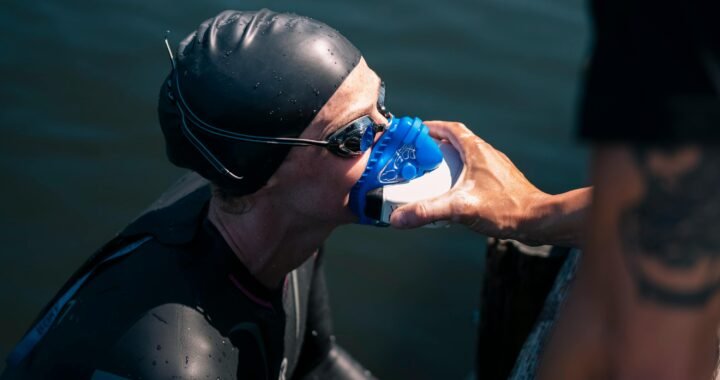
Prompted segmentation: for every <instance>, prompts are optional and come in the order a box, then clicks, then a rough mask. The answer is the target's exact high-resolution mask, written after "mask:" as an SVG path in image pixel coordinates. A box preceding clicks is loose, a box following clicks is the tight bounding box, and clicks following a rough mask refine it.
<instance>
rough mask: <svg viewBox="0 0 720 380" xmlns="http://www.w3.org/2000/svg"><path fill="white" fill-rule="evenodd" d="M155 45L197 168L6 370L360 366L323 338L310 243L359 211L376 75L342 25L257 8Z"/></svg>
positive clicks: (189, 373)
mask: <svg viewBox="0 0 720 380" xmlns="http://www.w3.org/2000/svg"><path fill="white" fill-rule="evenodd" d="M160 46H162V45H160V44H159V47H160ZM167 48H168V52H169V55H170V62H171V72H170V74H169V75H168V76H167V78H166V79H165V80H164V81H163V83H162V85H161V88H160V97H159V106H158V113H159V119H160V126H161V127H162V132H163V134H164V137H165V143H166V149H167V155H168V157H169V159H170V161H171V162H172V163H173V164H175V165H177V166H180V167H183V168H187V169H190V170H191V171H192V173H190V174H188V175H186V176H185V177H183V178H182V179H181V180H180V181H179V182H178V183H176V184H175V185H174V186H173V187H172V188H171V189H170V190H168V191H167V192H166V193H165V194H163V195H162V196H161V197H160V198H159V199H158V200H157V201H156V202H155V203H154V204H153V205H152V206H151V207H150V208H149V209H148V210H147V211H146V212H144V213H143V214H142V215H141V216H140V217H138V218H137V219H136V220H135V221H134V222H132V223H131V224H130V225H129V226H127V227H126V228H125V229H124V230H123V231H122V232H121V233H120V234H119V235H118V236H117V237H116V238H114V239H113V240H111V241H110V242H108V243H107V244H105V245H104V246H103V247H102V248H101V249H100V250H99V251H97V252H96V253H95V254H94V255H93V256H92V257H91V258H90V259H89V260H88V261H87V262H86V263H85V264H84V265H82V266H81V267H80V268H79V269H78V270H77V271H76V272H75V274H74V275H72V277H71V278H70V279H69V280H68V282H67V283H66V284H65V285H64V286H63V287H62V288H61V289H60V290H59V292H58V293H57V295H56V296H55V297H54V298H53V299H52V300H51V301H50V302H49V304H48V305H47V307H46V308H45V309H44V310H43V311H42V312H41V313H40V315H39V316H38V318H37V320H36V321H35V322H34V323H33V324H32V325H31V327H30V330H29V331H28V332H27V333H26V335H25V336H24V337H23V338H22V339H21V341H20V342H19V343H18V344H17V346H16V347H15V349H14V350H13V351H12V353H11V355H10V356H9V358H8V366H7V368H6V370H5V372H4V373H3V374H2V375H1V376H0V378H1V379H3V380H9V379H44V378H53V379H59V378H61V379H65V378H68V379H95V380H97V379H195V378H199V379H205V378H211V379H236V378H238V379H239V378H242V379H289V378H294V379H305V378H313V379H315V378H317V379H369V378H372V375H371V374H370V372H368V371H366V370H365V369H364V368H362V367H361V366H360V365H359V364H358V363H357V362H356V361H355V360H353V359H352V358H351V356H350V355H349V354H347V353H346V352H345V351H344V350H343V349H342V348H341V347H340V346H338V345H337V344H336V342H335V339H334V337H333V335H332V334H333V333H332V326H331V320H330V310H329V306H328V300H327V291H326V286H325V280H324V277H323V270H322V262H323V250H322V245H323V242H324V241H325V239H326V238H327V237H328V235H329V234H330V233H331V232H332V231H333V230H334V229H335V228H336V227H338V226H340V225H342V224H347V223H352V222H354V221H355V220H356V219H357V216H356V215H354V214H353V213H352V212H351V210H350V209H349V207H348V194H349V192H350V189H351V188H352V186H353V185H354V184H355V183H356V182H357V181H358V179H359V177H360V176H361V174H362V173H363V171H364V169H365V166H366V163H367V161H368V156H369V152H370V150H369V149H370V146H371V145H372V143H373V141H375V140H376V139H377V138H379V137H380V134H381V132H382V131H383V130H384V127H385V126H386V125H387V124H388V117H389V113H388V112H387V111H386V110H385V108H384V105H383V104H384V87H383V86H382V85H381V80H380V78H379V77H378V75H376V74H375V72H373V71H372V70H371V69H370V68H369V67H368V65H367V63H366V62H365V60H364V59H363V57H362V55H361V54H360V52H359V51H358V50H357V49H356V48H355V47H354V46H353V45H352V44H351V43H350V42H349V41H348V40H347V39H345V38H344V37H343V36H342V35H340V34H339V33H338V32H337V31H336V30H334V29H332V28H331V27H329V26H327V25H325V24H323V23H321V22H318V21H315V20H312V19H309V18H306V17H302V16H298V15H294V14H281V13H275V12H272V11H269V10H261V11H257V12H238V11H225V12H222V13H220V14H219V15H217V16H216V17H213V18H211V19H209V20H207V21H205V22H203V23H202V24H201V25H200V26H199V28H198V29H197V30H196V31H195V32H193V33H191V34H190V35H189V36H187V37H186V38H185V39H184V40H183V41H182V42H181V43H180V44H179V47H178V48H177V51H175V50H174V49H173V48H172V45H171V44H169V43H168V44H167ZM361 138H363V139H365V140H364V141H369V142H370V143H369V144H361V143H360V142H359V141H360V139H361Z"/></svg>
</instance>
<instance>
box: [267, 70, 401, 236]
mask: <svg viewBox="0 0 720 380" xmlns="http://www.w3.org/2000/svg"><path fill="white" fill-rule="evenodd" d="M379 91H380V78H379V77H378V76H377V75H376V74H375V72H374V71H372V70H371V69H370V68H369V67H368V66H367V63H366V62H365V60H364V59H361V60H360V63H358V65H357V66H356V67H355V68H354V69H353V71H352V72H351V73H350V75H348V77H347V78H346V79H345V81H344V82H343V83H342V85H341V86H340V87H339V88H338V90H337V91H336V92H335V94H333V96H332V97H331V98H330V100H328V102H327V103H325V106H323V108H322V109H321V110H320V111H319V112H318V114H317V115H316V116H315V118H314V119H313V121H312V122H311V123H310V125H309V126H308V128H306V129H305V130H304V131H303V133H302V134H301V135H300V138H306V139H314V140H325V139H326V138H327V137H328V136H330V135H331V134H332V133H333V132H335V131H336V130H338V129H340V128H342V127H344V126H345V125H347V124H348V123H350V122H351V121H353V120H355V119H357V118H358V117H360V116H363V115H368V116H370V117H371V118H372V119H373V120H374V121H375V123H378V124H387V122H388V120H387V119H385V117H384V116H383V115H382V114H381V113H380V111H379V110H378V109H377V101H378V95H379ZM378 137H379V134H378V136H376V140H377V138H378ZM369 154H370V149H368V151H366V152H365V154H363V155H361V156H357V157H350V158H343V157H339V156H336V155H334V154H332V153H331V152H330V151H328V150H327V149H323V148H318V147H310V148H308V147H299V148H293V149H291V151H290V153H289V154H288V156H287V158H286V159H285V161H284V162H283V164H282V165H281V166H280V168H278V170H277V172H276V173H275V175H273V178H271V179H270V182H269V184H273V185H283V186H285V185H287V186H288V189H292V192H293V197H294V198H293V202H294V205H293V206H294V207H298V208H300V209H301V211H302V212H304V213H308V214H310V215H312V216H314V217H318V218H320V219H322V220H325V221H328V222H340V223H349V222H352V221H353V220H355V216H354V215H353V214H352V213H351V212H350V210H349V209H348V207H347V205H348V193H349V192H350V189H351V188H352V186H353V185H354V184H355V182H357V181H358V179H360V176H361V175H362V173H363V171H364V170H365V166H366V164H367V161H368V158H369Z"/></svg>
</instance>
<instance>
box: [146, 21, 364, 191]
mask: <svg viewBox="0 0 720 380" xmlns="http://www.w3.org/2000/svg"><path fill="white" fill-rule="evenodd" d="M360 57H361V55H360V52H359V51H358V50H357V48H355V46H353V45H352V44H351V43H350V41H348V40H347V39H346V38H345V37H343V36H342V35H340V33H338V32H337V31H336V30H334V29H332V28H330V27H329V26H327V25H325V24H323V23H321V22H318V21H316V20H313V19H310V18H307V17H304V16H299V15H295V14H286V13H275V12H272V11H270V10H267V9H263V10H260V11H257V12H240V11H224V12H222V13H220V14H219V15H217V16H216V17H214V18H211V19H209V20H206V21H205V22H203V23H202V24H201V25H200V27H199V28H198V29H197V30H196V31H195V32H193V33H191V34H190V35H189V36H188V37H187V38H185V39H184V40H183V41H182V42H181V43H180V46H179V48H178V52H177V58H176V70H177V74H178V75H177V82H178V83H179V88H180V89H181V92H182V96H183V98H184V100H185V103H186V104H187V105H188V106H189V108H190V109H192V111H193V112H194V113H195V114H196V115H197V116H198V117H199V118H200V119H202V121H203V122H205V123H208V124H211V125H213V126H215V127H218V128H222V129H223V130H227V131H230V132H235V133H243V134H248V135H256V136H268V137H297V136H299V135H300V134H301V133H302V131H303V130H304V129H305V128H306V127H307V126H308V125H309V124H310V122H311V121H312V119H313V118H314V117H315V115H316V114H317V112H319V111H320V109H321V108H322V107H323V106H324V105H325V103H326V102H327V101H328V99H330V97H331V96H332V95H333V93H335V91H336V90H337V89H338V87H340V85H341V84H342V82H343V81H344V80H345V78H347V76H348V74H350V72H351V71H352V69H353V68H354V67H355V66H356V65H357V64H358V62H360ZM174 78H175V77H174V74H173V73H171V74H170V75H169V76H168V78H167V79H166V81H165V82H164V83H163V86H162V88H161V90H160V100H159V104H158V114H159V118H160V125H161V127H162V130H163V134H164V135H165V142H166V149H167V155H168V158H169V159H170V161H171V162H172V163H173V164H175V165H177V166H180V167H184V168H188V169H191V170H193V171H196V172H198V173H199V174H200V175H202V176H203V177H205V178H207V179H208V180H210V181H211V182H213V183H216V184H217V185H219V186H221V187H223V188H226V189H230V190H232V191H233V192H234V193H236V194H249V193H252V192H255V191H257V190H258V189H259V188H260V187H262V186H263V185H264V184H265V183H266V182H267V180H268V179H269V178H270V176H271V175H272V174H273V173H274V172H275V170H277V168H278V166H280V163H281V162H282V161H283V160H284V159H285V157H286V156H287V153H288V152H289V150H290V147H288V146H283V145H269V144H262V143H252V142H243V141H237V140H230V139H226V138H223V137H219V136H217V135H212V134H209V133H207V132H204V131H203V130H201V129H199V128H196V127H195V126H194V125H193V123H192V122H191V121H190V120H188V118H187V117H186V118H185V120H186V124H187V125H188V127H189V129H191V130H192V132H193V134H195V136H197V137H198V139H199V140H201V142H202V143H203V144H204V145H205V146H206V147H207V148H208V149H209V150H210V151H211V152H212V154H213V155H215V156H216V157H217V158H218V159H219V160H220V162H222V164H223V165H224V166H225V167H227V168H228V169H229V170H230V171H232V172H233V173H234V174H236V175H238V176H242V177H243V179H242V180H237V179H234V178H232V177H231V176H229V175H227V174H226V173H223V172H220V171H219V170H217V169H216V168H215V167H214V166H213V165H211V164H210V162H209V161H208V160H207V159H206V158H205V157H204V156H203V155H202V154H200V152H199V151H198V149H197V148H196V147H195V146H194V145H192V144H191V143H190V141H189V140H188V139H187V137H186V136H185V135H184V134H183V132H182V126H181V120H180V113H179V112H178V108H177V105H176V103H175V102H176V101H177V94H175V93H174V92H175V91H176V89H177V88H178V85H177V84H176V83H175V79H174Z"/></svg>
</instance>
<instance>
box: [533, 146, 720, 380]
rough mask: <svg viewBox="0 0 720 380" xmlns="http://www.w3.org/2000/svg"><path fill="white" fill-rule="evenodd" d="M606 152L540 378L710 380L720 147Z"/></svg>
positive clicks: (719, 245) (719, 304)
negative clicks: (571, 283)
mask: <svg viewBox="0 0 720 380" xmlns="http://www.w3.org/2000/svg"><path fill="white" fill-rule="evenodd" d="M718 148H719V147H706V146H673V147H653V146H646V147H629V146H624V147H603V148H599V149H597V150H596V152H595V155H594V163H593V179H594V181H593V182H594V183H595V191H594V196H595V199H594V201H593V205H592V208H591V212H590V218H589V219H590V228H589V231H588V233H587V236H588V240H587V246H586V250H585V254H584V258H583V262H582V264H581V267H580V269H579V272H578V275H577V282H576V284H575V287H574V289H573V291H572V293H571V295H570V297H569V298H568V300H567V303H566V304H565V307H564V310H563V313H562V315H561V317H560V319H559V320H558V322H557V325H556V328H555V331H554V332H553V335H552V337H551V341H550V343H549V345H548V347H547V348H546V351H545V354H544V357H543V364H542V366H541V375H540V378H541V379H580V378H582V379H591V378H598V379H605V378H610V379H710V378H711V376H712V372H713V370H714V368H715V364H716V360H717V335H716V330H717V327H718V320H719V319H720V297H718V286H719V285H720V149H718Z"/></svg>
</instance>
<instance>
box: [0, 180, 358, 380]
mask: <svg viewBox="0 0 720 380" xmlns="http://www.w3.org/2000/svg"><path fill="white" fill-rule="evenodd" d="M209 196H210V192H209V188H208V186H207V182H206V181H205V180H203V179H202V178H200V177H199V176H197V175H188V176H186V177H184V178H183V179H182V180H181V181H180V182H178V184H176V185H175V186H174V187H173V188H172V189H171V190H170V191H168V192H167V193H165V194H164V195H163V196H162V197H161V198H160V199H159V200H158V201H157V202H156V203H155V204H154V205H153V206H152V207H151V208H150V210H149V211H147V212H145V213H144V214H143V215H142V216H140V217H139V218H138V219H137V220H136V221H135V222H133V223H132V224H131V225H130V226H128V227H127V228H126V229H125V230H124V231H123V232H122V233H121V234H120V235H119V236H118V237H117V238H115V239H114V240H112V241H111V242H110V243H108V244H107V245H106V246H105V247H103V248H102V249H101V250H100V251H99V252H98V253H97V254H95V255H94V256H93V257H92V258H91V259H90V260H88V262H87V263H86V264H85V265H83V267H82V268H80V270H78V272H77V273H76V274H75V275H73V277H72V278H71V279H70V280H69V281H68V283H67V284H66V285H65V286H64V287H63V289H61V291H60V292H59V293H58V295H57V296H56V297H55V299H54V300H53V301H52V302H51V303H50V305H48V307H46V309H45V310H44V311H43V312H42V313H41V315H40V318H39V319H38V320H39V321H42V318H43V317H45V316H46V315H47V314H48V313H50V314H52V313H53V311H52V310H53V308H52V306H53V304H54V303H56V302H57V301H58V300H59V299H61V298H62V296H63V295H64V294H66V293H67V292H68V291H69V290H71V288H72V287H73V285H74V284H76V283H77V282H78V280H80V279H81V278H82V277H83V276H84V275H86V274H88V273H90V276H89V277H88V278H87V281H86V282H85V283H84V284H83V285H82V286H81V287H80V288H79V290H78V291H77V293H75V294H74V296H72V297H71V299H70V300H69V302H67V303H66V304H65V305H64V306H63V307H62V308H60V309H58V310H57V313H56V314H57V317H56V318H55V320H54V321H53V322H52V323H46V324H47V325H48V328H47V329H46V333H45V335H44V336H43V337H42V339H40V340H39V341H38V342H37V343H36V344H34V345H31V349H29V350H26V351H27V353H26V354H25V355H20V356H21V359H20V360H16V361H18V362H17V363H10V364H9V365H8V368H7V369H6V371H5V372H4V373H3V374H2V376H0V378H1V379H3V380H7V379H65V378H67V379H125V378H128V379H235V378H238V379H284V378H288V379H289V378H318V379H366V378H370V377H371V376H370V374H369V372H366V371H364V370H363V369H362V368H361V367H360V366H359V365H358V364H357V363H356V362H354V361H353V360H352V359H351V358H350V357H349V356H347V354H345V353H344V351H342V349H340V348H339V347H338V346H336V345H335V343H334V338H333V336H332V331H331V325H330V315H329V308H328V302H327V298H326V297H327V294H326V288H325V282H324V277H323V273H322V253H321V252H318V254H316V255H315V256H314V257H312V258H310V259H308V260H307V261H306V262H305V263H304V264H303V265H301V266H300V267H299V268H297V269H296V270H295V271H293V272H291V273H290V274H288V275H287V276H286V278H285V282H284V285H283V286H282V287H281V288H279V289H277V290H268V289H267V288H264V287H263V286H262V285H261V284H259V283H258V282H257V281H256V280H255V279H254V278H253V277H252V276H251V275H250V273H249V272H248V271H247V269H246V268H245V267H244V266H243V265H242V264H241V263H240V261H239V260H238V259H237V258H236V256H235V255H234V254H233V253H232V251H231V250H230V248H229V247H228V246H227V244H226V243H225V241H224V240H223V239H222V237H221V236H220V234H219V233H218V231H217V230H216V229H215V228H214V226H213V225H212V224H211V223H209V222H208V221H207V219H206V210H207V201H208V199H209ZM148 237H149V238H148ZM126 247H130V249H129V250H130V252H127V254H125V255H124V256H122V257H118V258H115V259H112V260H110V261H105V262H104V263H103V260H105V259H107V258H108V257H110V256H111V255H113V254H114V253H116V252H119V251H122V250H123V249H125V250H126V251H127V250H128V249H126ZM93 268H94V269H93ZM37 324H38V323H37V322H36V323H35V324H34V325H37ZM42 324H43V323H42V322H41V323H39V325H42ZM31 331H32V329H31ZM21 346H22V344H21ZM20 351H22V350H20ZM16 354H17V352H16ZM16 359H17V358H16Z"/></svg>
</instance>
